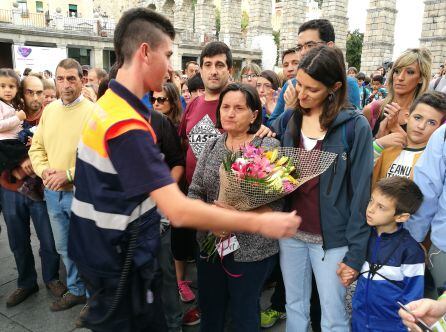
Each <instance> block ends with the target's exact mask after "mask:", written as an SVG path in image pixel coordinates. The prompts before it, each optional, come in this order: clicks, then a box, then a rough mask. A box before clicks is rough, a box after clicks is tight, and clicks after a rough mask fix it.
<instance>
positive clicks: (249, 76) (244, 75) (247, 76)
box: [242, 74, 259, 80]
mask: <svg viewBox="0 0 446 332" xmlns="http://www.w3.org/2000/svg"><path fill="white" fill-rule="evenodd" d="M256 77H259V75H256V74H248V75H246V74H243V75H242V78H247V79H248V80H250V79H251V78H256Z"/></svg>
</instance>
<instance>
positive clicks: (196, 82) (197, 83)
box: [185, 73, 204, 92]
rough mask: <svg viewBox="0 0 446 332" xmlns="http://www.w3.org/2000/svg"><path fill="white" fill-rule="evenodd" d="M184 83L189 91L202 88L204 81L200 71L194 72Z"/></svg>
mask: <svg viewBox="0 0 446 332" xmlns="http://www.w3.org/2000/svg"><path fill="white" fill-rule="evenodd" d="M185 84H186V85H187V88H188V89H189V92H194V91H197V90H198V89H201V90H204V83H203V79H202V78H201V74H200V73H196V74H195V75H194V76H192V77H191V78H189V79H188V80H187V82H186V83H185Z"/></svg>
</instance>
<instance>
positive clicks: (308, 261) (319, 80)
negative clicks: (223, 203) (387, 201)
mask: <svg viewBox="0 0 446 332" xmlns="http://www.w3.org/2000/svg"><path fill="white" fill-rule="evenodd" d="M296 78H297V82H298V83H297V86H296V88H297V91H298V107H297V109H296V110H294V111H288V112H291V113H288V116H286V113H285V114H284V116H282V117H281V118H279V119H278V120H276V122H275V123H274V124H273V130H274V131H275V132H276V133H277V134H278V137H280V139H281V142H282V146H289V147H299V148H302V149H306V150H314V149H319V150H322V151H328V152H334V153H336V154H337V157H336V159H335V161H334V162H333V164H332V165H331V166H330V168H329V169H328V170H327V171H326V172H325V173H323V174H322V175H320V176H319V177H316V178H314V179H313V180H310V181H308V182H307V183H305V184H304V185H302V186H301V187H299V188H298V189H297V190H296V191H294V192H293V193H292V194H291V195H289V196H287V199H286V208H287V209H289V210H297V213H298V214H299V215H300V216H301V218H302V223H301V226H300V228H299V230H298V233H297V235H296V236H295V237H294V238H289V239H284V240H281V241H280V242H279V243H280V265H281V269H282V274H283V279H284V283H285V290H286V303H287V304H286V312H287V323H286V324H287V331H289V332H294V331H307V330H308V326H309V320H310V318H309V314H310V296H311V274H312V273H311V271H313V273H314V276H315V279H316V284H317V288H318V292H319V297H320V303H321V309H322V320H321V328H322V331H325V332H328V331H330V332H341V331H342V332H345V331H349V330H350V324H349V319H348V317H347V313H346V311H345V305H344V302H345V293H346V286H348V285H349V284H351V283H352V282H353V281H354V279H355V277H356V276H357V275H358V273H359V271H360V270H361V267H362V264H363V262H364V259H365V254H366V247H367V240H368V237H369V228H368V226H367V224H366V218H365V210H366V206H367V203H368V201H369V196H370V179H371V175H372V170H373V151H372V144H371V143H372V135H371V131H370V126H369V125H368V122H367V120H366V119H365V117H363V116H362V115H361V114H359V113H358V112H357V111H355V110H354V108H352V107H349V106H348V105H347V104H348V102H347V99H346V76H345V67H344V59H343V55H342V53H341V52H340V50H339V49H336V48H332V47H328V46H322V47H319V48H315V49H312V50H310V51H309V52H308V54H307V55H306V56H305V57H304V58H303V59H302V60H301V62H300V64H299V67H298V72H297V77H296ZM290 114H291V115H290ZM309 167H310V166H309ZM344 269H347V270H348V271H350V272H351V275H352V277H351V278H350V279H349V280H346V281H344V282H341V281H340V279H339V278H338V276H337V273H340V272H341V271H342V270H344Z"/></svg>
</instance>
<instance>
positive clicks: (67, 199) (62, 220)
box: [45, 189, 85, 296]
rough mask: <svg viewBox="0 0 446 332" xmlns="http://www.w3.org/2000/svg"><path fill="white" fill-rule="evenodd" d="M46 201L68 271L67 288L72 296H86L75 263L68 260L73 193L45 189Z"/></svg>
mask: <svg viewBox="0 0 446 332" xmlns="http://www.w3.org/2000/svg"><path fill="white" fill-rule="evenodd" d="M45 199H46V205H47V208H48V215H49V217H50V222H51V227H52V229H53V234H54V240H55V243H56V250H57V252H58V253H59V254H60V256H61V257H62V260H63V263H64V264H65V268H66V269H67V287H68V290H69V291H70V293H71V294H73V295H76V296H80V295H85V285H84V282H83V281H82V280H81V279H80V277H79V272H78V270H77V267H76V265H75V264H74V262H73V261H72V260H71V259H70V258H68V250H67V247H68V231H69V227H70V215H71V201H72V200H73V192H72V191H53V190H49V189H45Z"/></svg>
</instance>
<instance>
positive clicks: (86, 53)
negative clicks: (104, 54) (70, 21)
mask: <svg viewBox="0 0 446 332" xmlns="http://www.w3.org/2000/svg"><path fill="white" fill-rule="evenodd" d="M67 49H68V57H69V58H72V59H74V60H76V61H77V62H79V63H80V64H81V65H90V64H91V50H90V49H88V48H80V47H79V48H76V47H68V48H67Z"/></svg>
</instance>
